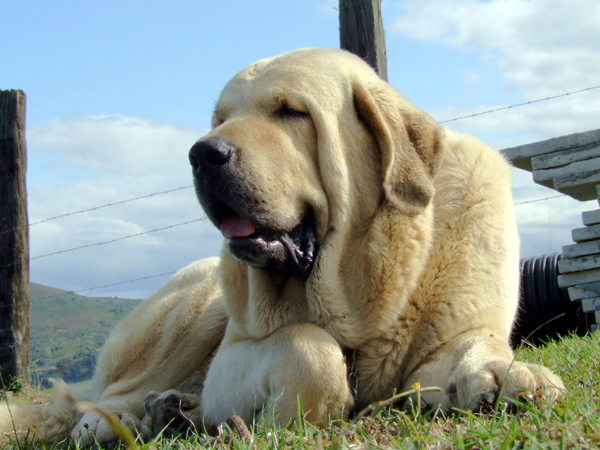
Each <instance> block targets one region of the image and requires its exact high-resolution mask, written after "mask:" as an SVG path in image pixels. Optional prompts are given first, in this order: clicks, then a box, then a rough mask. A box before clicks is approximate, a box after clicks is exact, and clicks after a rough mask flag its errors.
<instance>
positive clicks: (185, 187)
mask: <svg viewBox="0 0 600 450" xmlns="http://www.w3.org/2000/svg"><path fill="white" fill-rule="evenodd" d="M191 187H194V185H193V184H190V185H187V186H180V187H178V188H174V189H169V190H167V191H162V192H153V193H152V194H147V195H141V196H139V197H134V198H128V199H126V200H121V201H118V202H114V203H106V204H105V205H100V206H93V207H92V208H86V209H82V210H80V211H73V212H70V213H66V214H60V215H58V216H54V217H48V218H47V219H42V220H38V221H37V222H33V223H30V224H29V227H30V228H31V227H33V226H34V225H39V224H40V223H44V222H50V221H51V220H56V219H61V218H63V217H68V216H74V215H76V214H82V213H85V212H89V211H95V210H97V209H102V208H108V207H109V206H116V205H122V204H124V203H129V202H133V201H135V200H142V199H145V198H150V197H155V196H157V195H163V194H169V193H171V192H175V191H181V190H183V189H189V188H191ZM18 229H19V227H16V228H12V229H10V230H4V231H0V234H3V233H10V232H12V231H17V230H18Z"/></svg>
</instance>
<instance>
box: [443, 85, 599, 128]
mask: <svg viewBox="0 0 600 450" xmlns="http://www.w3.org/2000/svg"><path fill="white" fill-rule="evenodd" d="M594 89H600V85H598V86H591V87H587V88H584V89H579V90H577V91H571V92H565V93H564V94H558V95H552V96H550V97H544V98H538V99H536V100H529V101H528V102H523V103H515V104H514V105H509V106H502V107H500V108H495V109H489V110H487V111H483V112H479V113H474V114H468V115H466V116H460V117H455V118H454V119H447V120H442V121H440V122H438V123H440V124H441V123H448V122H454V121H457V120H462V119H470V118H472V117H477V116H483V115H485V114H491V113H495V112H498V111H504V110H505V109H512V108H518V107H520V106H526V105H531V104H532V103H539V102H545V101H546V100H552V99H555V98H560V97H566V96H568V95H573V94H578V93H580V92H585V91H593V90H594Z"/></svg>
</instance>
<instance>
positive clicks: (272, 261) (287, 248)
mask: <svg viewBox="0 0 600 450" xmlns="http://www.w3.org/2000/svg"><path fill="white" fill-rule="evenodd" d="M219 228H220V230H221V233H222V234H223V237H225V239H228V240H229V251H230V252H231V254H232V255H233V256H235V257H236V258H238V259H240V260H242V261H244V262H246V263H247V264H249V265H251V266H252V267H256V268H260V269H267V270H272V271H275V272H277V273H279V274H281V275H285V276H290V275H291V276H296V277H298V278H301V279H304V280H305V279H306V278H308V276H309V275H310V271H311V269H312V265H313V263H314V260H315V257H316V254H317V249H318V244H317V240H316V237H315V224H314V218H313V215H312V214H307V215H306V216H305V217H304V219H303V220H302V221H301V222H300V224H299V225H298V226H296V227H295V228H294V229H293V230H291V231H289V232H287V231H275V230H269V229H266V228H262V227H258V226H257V225H255V224H254V223H252V222H251V221H250V220H248V219H246V218H243V217H241V216H239V215H236V214H233V215H226V216H225V217H223V219H222V220H221V223H220V225H219Z"/></svg>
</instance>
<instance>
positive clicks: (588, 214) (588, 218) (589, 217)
mask: <svg viewBox="0 0 600 450" xmlns="http://www.w3.org/2000/svg"><path fill="white" fill-rule="evenodd" d="M581 218H582V219H583V224H584V225H587V226H590V225H598V224H600V209H595V210H593V211H584V212H582V213H581Z"/></svg>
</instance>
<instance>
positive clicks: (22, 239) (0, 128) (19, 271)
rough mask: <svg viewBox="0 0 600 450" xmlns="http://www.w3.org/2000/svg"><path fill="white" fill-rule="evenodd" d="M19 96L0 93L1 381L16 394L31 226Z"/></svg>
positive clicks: (24, 354)
mask: <svg viewBox="0 0 600 450" xmlns="http://www.w3.org/2000/svg"><path fill="white" fill-rule="evenodd" d="M25 103H26V96H25V93H24V92H23V91H19V90H8V91H0V186H1V188H0V378H1V379H0V381H1V382H2V384H3V385H4V386H3V387H5V388H11V385H12V389H16V388H18V385H17V384H16V383H15V382H20V383H27V382H28V380H27V369H28V367H29V221H28V217H27V188H26V184H25V174H26V172H27V144H26V142H25Z"/></svg>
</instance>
